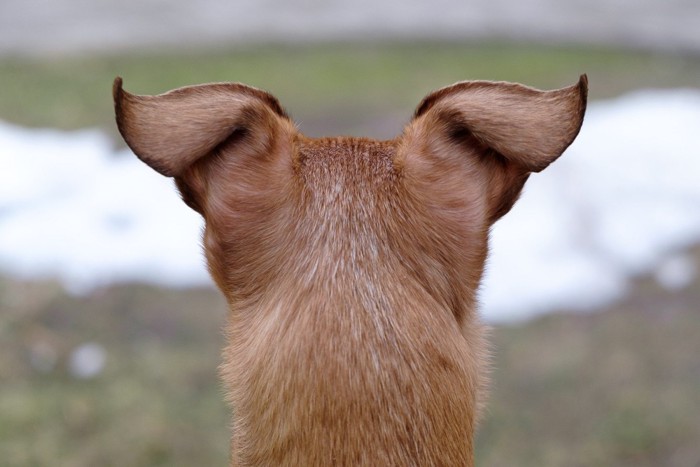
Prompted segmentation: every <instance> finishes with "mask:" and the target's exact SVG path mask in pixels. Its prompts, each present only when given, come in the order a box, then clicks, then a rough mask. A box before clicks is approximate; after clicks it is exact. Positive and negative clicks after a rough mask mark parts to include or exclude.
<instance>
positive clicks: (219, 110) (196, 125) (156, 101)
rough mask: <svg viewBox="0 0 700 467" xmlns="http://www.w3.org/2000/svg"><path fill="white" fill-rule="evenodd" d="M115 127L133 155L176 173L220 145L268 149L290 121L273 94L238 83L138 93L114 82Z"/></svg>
mask: <svg viewBox="0 0 700 467" xmlns="http://www.w3.org/2000/svg"><path fill="white" fill-rule="evenodd" d="M113 95H114V108H115V112H116V118H117V126H118V127H119V132H120V133H121V134H122V136H123V137H124V140H125V141H126V143H127V144H128V145H129V147H130V148H131V149H132V150H133V151H134V153H135V154H136V155H137V156H138V157H139V158H140V159H141V160H143V161H144V162H145V163H146V164H148V165H149V166H151V167H152V168H153V169H155V170H156V171H158V172H160V173H161V174H163V175H166V176H169V177H177V176H179V175H180V174H182V172H183V171H184V170H185V169H186V168H187V167H188V166H190V165H191V164H192V163H193V162H195V161H196V160H197V159H199V158H201V157H203V156H205V155H207V154H210V153H212V152H213V151H214V150H216V148H217V147H219V146H220V145H222V144H225V143H228V142H231V141H237V142H238V143H240V144H246V145H247V146H246V148H247V149H248V150H250V149H252V148H251V145H252V146H259V147H260V148H261V149H264V148H265V147H269V146H270V143H271V141H270V140H271V139H272V138H274V130H275V126H276V125H278V124H279V123H280V121H281V120H289V117H288V116H287V114H286V112H285V111H284V109H283V108H282V106H281V105H280V104H279V102H278V101H277V99H275V98H274V97H273V96H272V95H270V94H268V93H266V92H264V91H261V90H259V89H255V88H251V87H248V86H245V85H243V84H238V83H219V84H204V85H199V86H188V87H183V88H179V89H175V90H173V91H170V92H167V93H165V94H160V95H157V96H138V95H134V94H130V93H128V92H126V91H125V90H123V89H122V80H121V78H116V79H115V80H114V87H113ZM239 140H240V141H239Z"/></svg>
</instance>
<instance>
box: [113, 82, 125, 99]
mask: <svg viewBox="0 0 700 467" xmlns="http://www.w3.org/2000/svg"><path fill="white" fill-rule="evenodd" d="M122 82H123V80H122V77H121V76H117V77H116V78H114V83H113V84H112V97H114V100H115V102H116V101H117V99H118V98H120V97H121V94H122Z"/></svg>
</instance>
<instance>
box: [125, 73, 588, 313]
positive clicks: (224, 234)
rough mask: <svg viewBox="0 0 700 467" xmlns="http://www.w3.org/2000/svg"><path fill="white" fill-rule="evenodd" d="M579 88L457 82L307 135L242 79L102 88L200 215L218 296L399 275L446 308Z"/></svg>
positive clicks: (572, 130)
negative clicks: (385, 136) (369, 130)
mask: <svg viewBox="0 0 700 467" xmlns="http://www.w3.org/2000/svg"><path fill="white" fill-rule="evenodd" d="M586 84H587V83H586V79H585V76H584V77H582V78H581V80H580V81H579V83H578V84H576V85H574V86H571V87H569V88H564V89H560V90H556V91H546V92H543V91H537V90H534V89H531V88H527V87H524V86H520V85H515V84H510V83H491V82H463V83H458V84H456V85H453V86H450V87H447V88H444V89H441V90H439V91H436V92H434V93H432V94H430V95H429V96H427V97H426V98H425V99H424V100H423V101H422V102H421V104H420V105H419V106H418V108H417V110H416V112H415V115H414V117H413V119H412V121H411V122H410V123H409V124H408V125H407V127H406V129H405V131H404V132H403V134H402V135H401V136H400V137H398V138H396V139H394V140H392V141H384V142H378V141H372V140H366V139H356V138H326V139H308V138H306V137H304V136H303V135H301V134H300V133H298V131H297V130H296V127H295V126H294V124H293V123H292V121H291V120H290V118H289V117H288V116H287V114H286V112H285V111H284V110H283V108H282V106H281V105H280V104H279V103H278V101H277V99H275V98H274V97H272V96H271V95H270V94H267V93H265V92H263V91H260V90H257V89H254V88H250V87H248V86H244V85H240V84H212V85H201V86H192V87H186V88H181V89H178V90H175V91H171V92H169V93H166V94H163V95H159V96H135V95H132V94H129V93H127V92H126V91H124V90H122V88H121V80H119V79H118V80H117V81H115V87H114V95H115V103H116V109H117V120H118V124H119V128H120V131H121V132H122V134H123V136H124V138H125V140H126V141H127V143H128V144H129V145H130V146H131V148H132V149H133V150H134V152H135V153H136V154H137V155H138V156H139V157H140V158H141V159H142V160H143V161H144V162H146V163H147V164H149V165H150V166H151V167H153V168H154V169H155V170H157V171H159V172H161V173H162V174H164V175H167V176H172V177H174V178H175V180H176V182H177V185H178V187H179V189H180V192H181V194H182V197H183V199H184V201H185V202H186V203H187V204H188V205H189V206H190V207H192V208H193V209H195V210H196V211H198V212H199V213H201V214H202V215H203V216H204V219H205V221H206V232H205V237H204V239H205V240H204V245H205V248H206V252H207V259H208V262H209V266H210V270H211V272H212V275H213V277H214V278H215V280H216V282H217V284H218V285H219V286H220V287H221V289H222V290H223V291H224V293H225V294H226V295H227V297H228V298H229V299H236V298H245V297H249V296H251V294H256V293H262V292H264V289H265V288H266V287H267V286H269V285H271V284H273V283H275V281H279V280H283V282H284V283H287V284H290V285H291V284H292V283H293V282H295V281H301V282H303V283H307V284H311V283H314V282H317V283H319V284H325V283H326V282H329V281H330V282H334V283H338V282H339V279H340V278H344V279H347V280H352V282H351V283H353V284H355V285H354V287H358V286H359V284H360V283H362V282H366V284H365V287H366V288H369V287H370V285H369V283H370V282H371V283H372V284H374V285H373V286H372V287H374V288H375V289H376V288H377V286H378V284H379V283H381V282H382V281H388V282H390V283H391V284H392V285H393V286H394V287H400V284H401V283H402V282H404V281H405V280H406V278H407V277H411V278H413V279H415V280H418V281H419V282H421V283H423V284H424V285H425V286H426V287H427V288H428V290H431V291H433V292H434V293H435V294H436V295H437V296H439V297H440V299H441V301H443V302H445V301H446V302H449V305H450V306H451V307H453V308H454V307H455V305H459V302H461V301H462V300H463V299H465V298H468V297H458V298H455V297H450V295H452V294H454V290H459V289H461V288H463V286H460V285H459V284H467V285H468V288H469V289H472V290H473V289H474V288H475V287H476V285H477V283H478V280H479V278H480V275H481V268H482V266H481V265H482V264H483V260H484V258H485V253H486V243H487V232H488V228H489V227H490V225H491V224H492V223H493V222H494V221H495V220H497V219H498V218H500V217H501V216H502V215H503V214H505V213H506V212H507V211H508V210H509V209H510V208H511V206H512V205H513V203H514V202H515V200H516V199H517V197H518V194H519V193H520V190H521V188H522V186H523V184H524V182H525V180H526V179H527V177H528V175H529V174H530V173H531V172H534V171H540V170H542V169H543V168H545V167H546V166H547V165H549V164H550V163H551V162H552V161H553V160H555V159H556V158H557V157H558V156H559V155H560V154H561V153H562V152H563V151H564V149H566V147H567V146H568V145H569V144H570V143H571V142H572V141H573V139H574V138H575V136H576V134H577V133H578V130H579V128H580V126H581V123H582V119H583V113H584V110H585V103H586ZM395 268H398V270H394V269H395ZM382 270H384V272H382ZM285 275H286V276H289V277H281V276H285ZM382 276H386V277H382ZM292 277H293V278H295V280H291V278H292ZM341 282H342V281H341ZM297 285H298V284H297ZM326 285H327V284H326ZM384 285H387V286H388V285H390V284H384ZM467 295H469V294H467ZM455 300H456V301H457V303H454V302H455ZM459 308H461V306H459ZM455 311H457V310H455Z"/></svg>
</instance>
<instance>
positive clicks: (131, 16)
mask: <svg viewBox="0 0 700 467" xmlns="http://www.w3.org/2000/svg"><path fill="white" fill-rule="evenodd" d="M581 73H587V74H588V76H589V80H590V104H589V111H588V113H587V117H586V121H585V123H584V127H583V130H582V132H581V134H580V136H579V138H578V139H577V141H576V142H575V143H574V144H573V145H572V146H571V148H569V150H567V152H566V153H565V155H564V156H563V157H562V158H561V159H560V160H559V161H557V162H556V163H555V164H554V165H553V166H552V167H550V168H549V169H548V170H547V171H545V172H543V173H542V174H537V175H535V176H533V177H531V179H530V181H529V182H528V186H527V189H526V192H525V194H524V196H523V198H522V199H521V201H520V202H519V203H518V204H517V205H516V207H515V208H514V209H513V211H512V212H511V213H510V214H509V215H508V216H506V218H504V219H503V220H502V221H500V222H499V223H498V224H497V225H496V226H495V228H494V230H493V232H492V249H493V254H492V255H491V258H490V260H489V265H488V271H487V277H486V279H485V281H484V284H483V287H482V290H481V295H482V300H483V306H482V315H483V316H484V319H485V320H486V321H488V322H489V323H491V324H492V325H493V327H494V329H493V336H492V341H493V368H494V371H493V382H492V389H491V398H490V403H489V407H488V410H487V412H486V415H485V418H484V420H483V422H482V424H481V427H480V429H479V434H478V442H477V461H478V464H479V465H485V466H608V465H609V466H635V467H638V466H682V467H697V466H700V446H699V443H698V440H700V277H699V276H698V270H699V268H700V142H699V141H698V130H699V129H700V3H699V2H697V1H689V0H665V1H663V2H662V1H654V0H643V1H639V0H637V1H628V0H586V1H583V0H572V1H569V2H557V1H556V0H528V1H525V2H517V1H514V0H490V1H489V2H475V1H461V2H459V1H456V0H432V1H430V2H427V1H426V2H420V1H411V2H399V1H396V0H392V1H381V0H374V1H371V2H370V1H366V0H356V1H354V2H345V1H340V0H287V1H283V0H245V1H225V0H205V1H200V2H186V1H183V0H177V1H165V0H142V1H139V2H127V1H115V0H97V1H96V0H92V1H87V0H53V1H52V2H44V1H38V0H3V1H2V3H0V465H1V466H44V465H52V466H111V465H119V466H155V465H169V466H170V465H172V466H192V465H225V464H226V462H227V451H228V436H229V433H228V421H229V409H228V408H227V407H226V406H225V405H224V403H223V397H222V394H223V391H222V389H221V386H220V383H219V381H218V379H217V375H216V366H217V364H218V362H219V358H220V357H219V350H220V348H221V346H222V344H223V336H222V332H221V327H222V325H223V322H224V318H225V305H224V302H223V300H222V298H221V297H220V295H219V293H218V292H217V291H215V290H214V289H213V286H212V284H211V282H210V281H209V279H208V277H207V274H206V270H205V268H204V266H203V260H202V255H201V253H200V249H199V245H198V242H199V230H200V228H201V224H200V220H199V219H198V217H197V216H196V215H195V214H194V213H193V212H190V211H189V210H188V208H187V207H186V206H185V205H184V204H182V203H181V202H180V201H179V199H178V196H177V194H176V192H175V190H174V188H173V186H172V184H171V182H170V181H169V180H166V179H164V178H162V177H160V176H158V175H157V174H155V173H152V171H151V170H150V169H148V168H147V167H146V166H145V165H142V164H141V163H139V162H138V161H137V160H136V158H135V157H134V156H133V155H132V154H131V153H130V152H129V151H128V150H127V149H126V148H125V147H124V145H123V143H122V142H121V140H120V138H118V135H117V132H116V129H115V126H114V123H113V110H112V98H111V85H112V81H113V79H114V77H115V76H118V75H119V76H122V77H123V78H124V83H125V88H126V89H128V90H130V91H132V92H136V93H141V94H155V93H160V92H164V91H166V90H169V89H172V88H174V87H177V86H182V85H187V84H197V83H203V82H210V81H240V82H244V83H247V84H250V85H253V86H256V87H259V88H263V89H266V90H268V91H270V92H272V93H273V94H275V95H276V96H277V97H278V98H279V99H280V101H281V102H282V103H283V105H285V106H286V107H287V108H288V110H289V111H290V113H291V114H292V116H293V117H294V118H295V120H296V121H297V122H298V124H299V126H300V128H301V130H302V131H303V132H305V133H306V134H308V135H311V136H321V135H332V134H350V135H358V136H360V135H363V136H371V137H376V138H391V137H393V136H395V135H397V134H398V133H399V132H400V131H401V128H402V126H403V125H404V124H405V123H406V122H407V121H408V120H409V118H410V115H411V113H412V111H413V109H414V107H415V105H417V103H418V102H419V101H420V99H421V98H422V97H423V96H424V95H425V94H427V93H428V92H430V91H431V90H433V89H436V88H439V87H442V86H445V85H448V84H451V83H453V82H455V81H460V80H467V79H489V80H508V81H518V82H522V83H525V84H528V85H531V86H535V87H539V88H557V87H562V86H567V85H570V84H572V83H574V82H575V81H576V80H577V79H578V76H579V75H580V74H581Z"/></svg>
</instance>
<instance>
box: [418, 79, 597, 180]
mask: <svg viewBox="0 0 700 467" xmlns="http://www.w3.org/2000/svg"><path fill="white" fill-rule="evenodd" d="M587 94H588V79H587V77H586V75H582V76H581V77H580V79H579V82H578V83H576V84H575V85H573V86H570V87H566V88H562V89H557V90H554V91H540V90H537V89H533V88H530V87H527V86H523V85H520V84H515V83H504V82H490V81H465V82H461V83H457V84H454V85H452V86H449V87H447V88H443V89H440V90H438V91H435V92H434V93H432V94H430V95H428V96H427V97H426V98H425V99H423V101H422V102H421V103H420V105H419V106H418V108H417V109H416V112H415V115H414V120H413V122H412V124H411V125H412V126H413V127H414V131H413V132H412V133H411V134H412V135H413V136H414V137H416V136H417V137H419V138H421V137H423V138H435V137H438V138H439V137H440V136H439V134H440V133H442V134H443V135H444V136H446V137H447V138H449V139H450V140H451V141H450V142H459V138H460V137H461V136H464V137H465V138H467V137H468V138H474V139H476V140H477V141H479V142H480V143H482V144H483V145H485V146H487V147H489V148H492V149H493V150H495V151H496V152H498V153H499V154H502V155H503V156H504V157H505V158H506V159H507V160H508V161H509V162H512V163H514V164H516V165H518V166H520V167H521V168H523V169H524V170H525V171H527V172H539V171H541V170H542V169H544V168H545V167H547V166H548V165H549V164H551V163H552V162H553V161H554V160H556V159H557V158H558V157H559V156H560V155H561V154H562V153H563V152H564V150H565V149H566V148H567V147H568V146H569V145H570V144H571V143H572V142H573V141H574V138H576V135H577V134H578V132H579V130H580V129H581V125H582V124H583V117H584V113H585V110H586V100H587Z"/></svg>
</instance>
